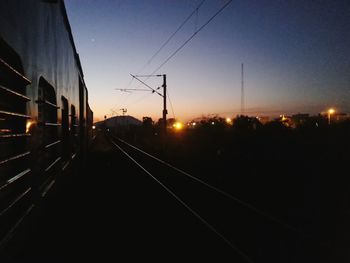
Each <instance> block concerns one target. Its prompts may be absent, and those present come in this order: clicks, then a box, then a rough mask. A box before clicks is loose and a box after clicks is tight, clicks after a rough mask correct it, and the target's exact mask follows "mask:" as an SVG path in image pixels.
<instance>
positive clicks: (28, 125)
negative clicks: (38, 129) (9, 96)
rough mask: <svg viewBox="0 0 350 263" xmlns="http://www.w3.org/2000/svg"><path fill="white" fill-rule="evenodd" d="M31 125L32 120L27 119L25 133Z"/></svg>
mask: <svg viewBox="0 0 350 263" xmlns="http://www.w3.org/2000/svg"><path fill="white" fill-rule="evenodd" d="M32 125H33V122H32V121H27V124H26V133H28V132H29V130H30V127H31V126H32Z"/></svg>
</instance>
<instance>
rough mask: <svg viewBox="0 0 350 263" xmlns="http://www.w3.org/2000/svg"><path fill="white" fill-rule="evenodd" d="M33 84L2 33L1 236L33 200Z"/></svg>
mask: <svg viewBox="0 0 350 263" xmlns="http://www.w3.org/2000/svg"><path fill="white" fill-rule="evenodd" d="M29 84H30V81H29V80H28V79H27V78H26V77H25V76H24V70H23V67H22V63H21V59H20V56H19V55H18V54H17V53H16V52H15V51H14V50H13V49H12V48H11V47H10V46H9V45H8V44H7V43H6V42H5V41H4V40H3V39H2V38H1V37H0V196H1V199H0V239H1V238H2V237H3V236H4V235H5V234H6V233H7V231H8V229H10V228H13V226H14V225H13V224H12V223H13V220H18V219H19V218H20V217H21V212H22V213H23V211H22V210H21V207H28V206H30V202H31V187H30V182H31V178H30V176H29V175H30V173H31V168H30V166H29V157H30V151H29V150H28V149H27V139H28V137H30V130H29V129H28V132H27V129H26V125H27V123H28V124H30V116H28V115H27V114H26V106H27V102H28V101H30V98H29V97H27V96H26V86H27V85H29ZM11 220H12V221H11Z"/></svg>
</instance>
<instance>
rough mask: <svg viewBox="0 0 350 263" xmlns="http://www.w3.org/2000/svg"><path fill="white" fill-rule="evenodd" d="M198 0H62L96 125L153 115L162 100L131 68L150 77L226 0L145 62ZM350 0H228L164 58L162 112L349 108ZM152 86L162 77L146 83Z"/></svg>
mask: <svg viewBox="0 0 350 263" xmlns="http://www.w3.org/2000/svg"><path fill="white" fill-rule="evenodd" d="M201 2H202V0H192V1H190V0H144V1H143V0H119V1H117V0H100V1H96V0H66V1H65V4H66V8H67V13H68V17H69V20H70V24H71V27H72V31H73V37H74V40H75V44H76V47H77V51H78V53H79V55H80V59H81V63H82V67H83V71H84V75H85V82H86V85H87V87H88V90H89V101H90V106H91V108H92V110H93V111H94V114H95V121H97V120H99V119H100V120H101V119H103V116H104V115H107V117H110V116H111V115H115V114H119V115H121V114H122V111H121V110H120V109H122V108H126V109H127V114H128V115H132V116H134V117H136V118H139V119H141V118H142V117H143V116H150V117H152V118H153V120H158V118H160V117H161V114H162V106H163V104H162V98H161V97H160V96H158V95H157V94H152V93H151V92H148V91H147V92H145V91H134V92H132V93H126V92H122V91H118V90H116V89H124V88H140V89H145V88H146V87H144V86H142V85H140V84H139V82H138V81H137V80H133V81H132V78H131V76H130V74H150V73H152V72H153V71H154V70H155V69H157V68H158V67H159V66H160V65H161V64H162V63H163V62H164V61H165V60H166V59H167V58H168V57H169V56H170V55H171V54H172V53H173V52H174V51H175V50H176V49H177V48H179V47H180V46H181V45H182V44H183V43H184V42H185V41H186V40H187V39H189V37H190V36H191V35H192V34H193V33H194V32H195V31H196V30H198V29H199V28H200V27H201V26H202V25H203V24H205V23H206V22H207V21H208V20H209V19H210V18H211V17H212V16H213V15H214V14H215V13H216V12H217V11H218V10H219V9H220V8H221V7H222V6H223V5H225V4H226V3H227V2H229V1H227V0H206V1H205V2H204V3H203V5H202V6H201V7H200V8H199V9H198V12H195V14H194V15H193V16H192V17H191V19H190V20H189V21H188V22H187V23H186V24H185V26H184V27H183V28H182V29H181V30H180V31H179V32H178V33H177V34H176V35H175V36H174V37H173V38H172V40H171V41H170V42H169V43H168V44H167V45H166V46H165V48H164V49H163V50H162V51H161V52H160V53H159V54H158V55H157V56H156V57H155V58H154V59H153V60H152V61H151V62H150V63H147V62H148V61H149V60H150V58H151V57H152V56H153V55H154V54H155V53H156V51H157V50H158V49H159V48H160V47H161V46H162V44H163V43H164V42H165V41H166V40H167V39H168V38H169V37H170V36H171V35H172V34H173V33H174V32H175V30H176V29H177V28H178V27H179V26H180V25H181V23H183V22H184V21H185V19H186V18H187V17H188V16H189V15H190V14H191V13H192V12H193V11H194V10H195V9H196V7H197V6H198V5H199V4H200V3H201ZM349 32H350V2H349V1H282V0H273V1H272V0H271V1H264V0H252V1H232V2H231V3H230V4H229V5H228V6H227V7H226V8H225V9H224V10H223V11H222V12H221V13H220V14H218V15H217V16H216V17H215V18H214V19H213V20H212V21H211V22H210V23H209V24H208V25H207V26H205V27H204V28H203V29H202V30H201V31H200V32H198V34H196V35H195V36H194V38H193V39H192V40H191V41H190V42H188V43H187V45H185V46H184V48H182V49H181V50H180V51H179V52H178V53H177V54H176V55H175V56H174V57H173V58H171V59H170V60H169V61H168V62H167V63H166V64H165V65H164V66H163V67H162V68H161V69H160V70H158V71H157V72H155V73H157V74H166V75H167V84H168V91H169V97H170V100H171V103H170V102H169V103H168V112H169V114H168V118H172V117H174V116H175V117H176V118H177V119H179V120H182V121H187V120H189V119H191V118H195V117H200V116H202V115H208V114H219V115H220V116H224V117H225V116H230V117H231V116H235V115H237V114H239V113H240V107H241V104H240V103H241V63H244V88H245V112H246V113H247V114H249V115H256V114H259V115H275V114H282V113H285V114H292V113H298V112H301V113H311V114H315V113H318V112H321V111H325V110H326V109H328V108H329V107H334V108H335V109H336V110H337V111H341V112H345V113H350V104H349V102H350V33H349ZM143 80H145V81H146V82H147V84H148V85H150V86H151V87H153V88H157V87H159V86H161V85H162V78H159V77H158V78H157V77H155V78H150V79H147V80H146V79H145V78H143Z"/></svg>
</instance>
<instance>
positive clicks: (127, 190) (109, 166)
mask: <svg viewBox="0 0 350 263" xmlns="http://www.w3.org/2000/svg"><path fill="white" fill-rule="evenodd" d="M59 187H60V189H59V190H58V191H56V192H55V193H54V194H52V196H49V197H48V200H47V203H46V204H45V209H44V211H43V212H42V215H41V216H40V217H38V219H37V222H36V224H35V225H36V226H35V227H33V228H32V229H31V231H28V232H29V233H27V235H26V236H25V237H24V238H23V239H22V240H21V242H16V244H12V245H13V247H10V248H9V252H7V254H6V255H5V256H4V258H3V259H2V260H1V262H71V261H77V262H78V261H79V262H81V261H86V260H89V261H90V260H91V261H92V262H107V261H108V262H115V261H117V260H122V261H124V262H130V261H136V260H137V261H153V260H157V261H158V260H159V261H163V262H169V261H178V262H180V261H183V262H187V261H189V260H194V261H196V262H198V261H201V260H204V259H205V260H207V261H212V262H213V261H219V262H232V261H234V262H240V261H241V260H240V258H239V256H238V255H237V254H235V253H234V252H233V251H232V250H231V249H230V247H228V246H227V244H225V243H224V242H222V240H220V238H218V237H217V236H215V234H213V233H212V232H211V231H210V230H209V229H208V228H206V227H205V226H204V225H203V224H201V223H200V222H199V221H198V219H197V218H194V217H193V216H192V215H190V214H189V213H188V211H187V210H186V209H184V208H183V207H182V206H181V205H179V204H178V203H177V202H176V201H175V200H174V199H173V198H172V197H171V196H169V194H168V193H166V192H165V191H164V190H163V189H162V188H161V187H159V185H157V184H155V183H154V182H153V181H152V179H150V178H149V177H147V175H145V174H144V173H143V172H142V171H141V170H140V169H139V168H138V167H136V166H135V165H134V164H132V163H131V162H130V161H128V160H127V159H126V158H125V157H124V156H123V155H122V154H121V153H120V152H118V151H117V150H115V149H114V148H112V146H111V145H110V144H109V143H108V142H107V141H106V140H105V138H104V136H103V135H102V136H97V138H96V140H95V142H94V144H93V146H92V150H91V154H90V156H89V161H88V165H87V167H86V171H85V172H81V173H80V174H75V177H73V179H71V180H65V182H63V183H62V185H60V186H59ZM18 243H19V244H18ZM21 243H22V244H24V245H23V246H21ZM14 246H16V247H14Z"/></svg>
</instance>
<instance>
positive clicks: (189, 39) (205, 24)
mask: <svg viewBox="0 0 350 263" xmlns="http://www.w3.org/2000/svg"><path fill="white" fill-rule="evenodd" d="M232 1H233V0H230V1H228V2H227V3H226V4H224V5H223V6H222V7H221V8H220V9H219V10H218V11H217V12H216V13H215V14H214V15H213V16H212V17H211V18H210V19H209V20H208V21H207V22H205V23H204V24H203V25H202V26H201V27H200V28H199V29H198V30H197V31H195V32H194V33H193V34H192V35H191V36H190V37H189V38H188V39H187V40H186V41H185V42H184V43H183V44H182V45H181V46H180V47H179V48H178V49H176V50H175V51H174V52H173V53H172V54H171V55H170V56H169V57H168V58H167V59H166V60H165V61H164V62H163V63H162V64H160V66H159V67H158V68H156V69H155V70H154V71H153V72H152V73H151V75H152V74H154V73H155V72H157V71H158V70H160V69H161V68H162V67H163V66H164V65H165V64H166V63H167V62H168V61H169V60H170V59H172V58H173V57H174V56H175V55H176V54H177V53H178V52H179V51H180V50H181V49H182V48H183V47H184V46H185V45H186V44H187V43H188V42H190V41H191V40H192V38H194V36H195V35H197V34H198V33H199V32H200V31H201V30H202V29H203V28H204V27H206V26H207V25H208V24H209V23H210V22H211V21H212V20H213V19H214V18H215V17H216V16H217V15H218V14H220V13H221V12H222V11H223V10H224V9H225V8H226V7H227V6H228V5H229V4H230V3H231V2H232Z"/></svg>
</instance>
